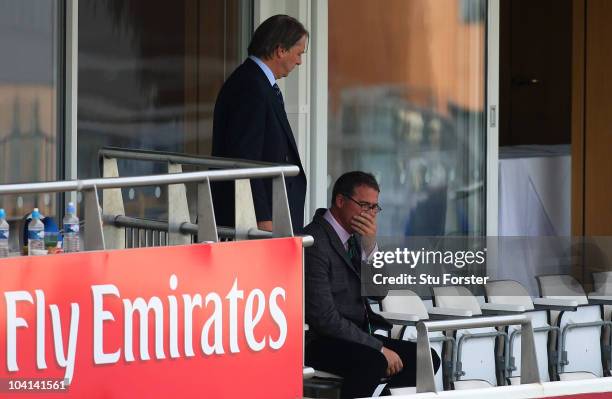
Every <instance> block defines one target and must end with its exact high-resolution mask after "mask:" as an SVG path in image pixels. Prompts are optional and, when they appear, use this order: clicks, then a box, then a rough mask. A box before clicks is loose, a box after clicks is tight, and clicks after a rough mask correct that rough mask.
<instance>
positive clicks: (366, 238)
mask: <svg viewBox="0 0 612 399" xmlns="http://www.w3.org/2000/svg"><path fill="white" fill-rule="evenodd" d="M351 227H352V228H353V229H354V230H355V231H356V232H357V233H359V235H360V236H361V247H362V248H363V250H364V251H365V254H366V256H369V255H370V254H371V253H372V251H373V250H374V247H375V246H376V229H377V227H376V215H372V214H371V213H370V212H361V213H360V214H359V215H356V216H354V217H353V219H351Z"/></svg>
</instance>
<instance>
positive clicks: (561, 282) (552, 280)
mask: <svg viewBox="0 0 612 399" xmlns="http://www.w3.org/2000/svg"><path fill="white" fill-rule="evenodd" d="M536 279H537V280H538V285H539V286H540V295H542V297H543V298H555V299H572V300H575V301H577V302H578V304H579V305H586V304H588V303H589V300H588V298H587V296H586V293H585V292H584V289H583V288H582V285H580V283H579V282H578V280H576V279H575V278H574V277H572V276H570V275H569V274H549V275H543V276H536Z"/></svg>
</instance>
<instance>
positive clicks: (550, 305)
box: [533, 298, 578, 311]
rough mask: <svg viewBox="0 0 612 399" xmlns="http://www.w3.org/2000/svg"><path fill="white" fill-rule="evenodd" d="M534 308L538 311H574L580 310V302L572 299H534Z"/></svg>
mask: <svg viewBox="0 0 612 399" xmlns="http://www.w3.org/2000/svg"><path fill="white" fill-rule="evenodd" d="M533 307H534V308H535V309H536V310H564V311H573V310H576V309H577V308H578V301H574V300H572V299H553V298H533Z"/></svg>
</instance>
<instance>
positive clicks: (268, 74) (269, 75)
mask: <svg viewBox="0 0 612 399" xmlns="http://www.w3.org/2000/svg"><path fill="white" fill-rule="evenodd" d="M249 58H250V59H251V60H253V62H255V63H256V64H257V65H259V67H260V68H261V70H262V71H263V73H265V74H266V77H267V78H268V80H269V81H270V86H274V84H275V83H276V78H275V77H274V73H273V72H272V70H271V69H270V67H269V66H267V65H266V63H265V62H263V61H262V60H260V59H259V58H257V57H255V56H254V55H249Z"/></svg>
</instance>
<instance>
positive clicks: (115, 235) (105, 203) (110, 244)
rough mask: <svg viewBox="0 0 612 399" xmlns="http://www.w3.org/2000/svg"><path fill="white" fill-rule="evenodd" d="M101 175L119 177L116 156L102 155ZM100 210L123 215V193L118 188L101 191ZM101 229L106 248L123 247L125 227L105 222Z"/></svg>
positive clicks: (105, 212) (108, 213)
mask: <svg viewBox="0 0 612 399" xmlns="http://www.w3.org/2000/svg"><path fill="white" fill-rule="evenodd" d="M102 177H119V168H118V167H117V159H116V158H106V157H104V158H103V159H102ZM102 212H103V213H104V214H106V215H125V208H124V206H123V194H122V193H121V189H120V188H109V189H106V190H103V191H102ZM103 231H104V242H105V244H106V247H107V248H109V249H124V248H125V228H123V227H116V226H114V225H112V224H105V225H104V227H103Z"/></svg>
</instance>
